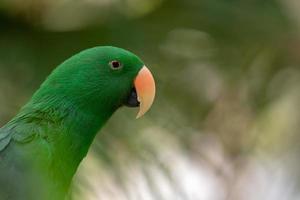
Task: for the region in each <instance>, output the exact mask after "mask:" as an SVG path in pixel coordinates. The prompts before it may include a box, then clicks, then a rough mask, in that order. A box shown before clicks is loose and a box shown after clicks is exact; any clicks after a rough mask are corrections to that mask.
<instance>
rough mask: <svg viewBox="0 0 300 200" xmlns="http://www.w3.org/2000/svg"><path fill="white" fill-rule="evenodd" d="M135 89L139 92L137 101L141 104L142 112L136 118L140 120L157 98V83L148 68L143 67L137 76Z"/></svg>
mask: <svg viewBox="0 0 300 200" xmlns="http://www.w3.org/2000/svg"><path fill="white" fill-rule="evenodd" d="M134 87H135V89H136V92H137V100H138V101H139V103H140V110H139V112H138V114H137V116H136V118H140V117H141V116H143V115H144V114H145V113H146V112H147V111H148V110H149V109H150V107H151V105H152V103H153V101H154V97H155V81H154V78H153V76H152V74H151V72H150V71H149V69H148V68H147V67H146V66H143V68H142V69H141V70H140V71H139V73H138V75H137V76H136V78H135V80H134Z"/></svg>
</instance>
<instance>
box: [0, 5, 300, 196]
mask: <svg viewBox="0 0 300 200" xmlns="http://www.w3.org/2000/svg"><path fill="white" fill-rule="evenodd" d="M0 28H1V31H0V125H3V124H5V123H6V122H7V121H8V120H9V119H10V118H11V117H12V116H14V115H15V114H16V112H17V111H18V110H19V108H20V107H21V106H22V105H23V104H24V103H25V102H26V101H28V99H29V98H30V97H31V95H32V94H33V92H34V91H35V90H36V89H37V88H38V86H39V85H40V84H41V82H42V81H43V80H44V79H45V77H46V76H47V75H48V74H49V73H50V72H51V71H52V70H53V69H54V68H55V66H57V65H58V64H60V63H61V62H62V61H64V60H65V59H66V58H68V57H70V56H71V55H73V54H75V53H77V52H79V51H81V50H83V49H86V48H89V47H93V46H98V45H100V46H101V45H113V46H118V47H122V48H125V49H128V50H130V51H132V52H134V53H136V54H137V55H139V56H140V57H141V58H142V59H143V60H144V62H145V63H146V64H147V66H148V67H149V68H150V69H151V71H152V72H153V74H154V76H155V79H156V82H157V97H156V101H155V103H154V105H153V107H152V109H151V111H150V112H149V113H148V114H147V115H146V116H145V117H143V118H142V119H140V120H135V114H136V112H137V110H135V109H128V108H122V109H121V110H119V111H118V112H117V113H115V115H114V116H113V118H112V119H111V120H110V121H109V122H108V124H107V125H106V126H105V128H104V129H103V130H101V133H100V134H98V135H97V138H96V140H95V141H94V143H93V146H92V148H91V150H90V152H89V154H88V157H87V158H86V159H85V160H84V162H83V163H82V164H81V166H80V168H79V170H78V173H77V175H76V177H75V179H74V184H73V186H72V190H71V192H70V197H72V199H74V200H80V199H86V200H96V199H97V200H98V199H104V200H107V199H114V200H123V199H124V200H125V199H130V200H141V199H142V200H152V199H153V200H296V199H297V200H298V199H300V188H299V187H300V185H299V184H300V168H299V165H300V156H299V154H300V133H299V130H300V67H299V65H300V32H299V31H300V30H299V28H300V2H299V1H298V0H265V1H261V0H219V1H217V0H56V1H52V0H25V1H24V0H1V1H0Z"/></svg>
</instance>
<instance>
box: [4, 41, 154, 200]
mask: <svg viewBox="0 0 300 200" xmlns="http://www.w3.org/2000/svg"><path fill="white" fill-rule="evenodd" d="M154 96H155V82H154V79H153V76H152V74H151V72H150V71H149V69H148V68H147V67H146V66H145V65H144V63H143V62H142V61H141V60H140V59H139V58H138V57H137V56H136V55H134V54H133V53H130V52H129V51H126V50H124V49H120V48H116V47H109V46H106V47H94V48H91V49H87V50H84V51H82V52H80V53H78V54H76V55H75V56H73V57H71V58H69V59H67V60H66V61H64V62H63V63H62V64H60V65H59V66H58V67H57V68H56V69H55V70H54V71H53V72H52V73H51V74H50V75H49V77H48V78H47V79H46V80H45V82H44V83H43V84H42V85H41V86H40V88H39V89H38V90H37V91H36V92H35V94H34V95H33V97H32V98H31V100H30V101H29V102H28V103H27V104H26V105H25V106H24V107H23V108H22V109H21V110H20V112H19V113H18V114H17V115H16V116H15V117H14V118H13V119H12V120H11V121H9V122H8V123H7V124H6V125H4V126H3V127H2V128H1V129H0V199H1V200H19V199H20V200H27V199H28V200H41V199H42V200H50V199H51V200H52V199H53V200H60V199H64V198H65V196H66V194H67V193H68V188H69V186H70V183H71V180H72V177H73V176H74V174H75V172H76V169H77V168H78V165H79V164H80V162H81V160H82V159H83V158H84V157H85V156H86V154H87V151H88V149H89V147H90V145H91V143H92V141H93V139H94V137H95V135H96V133H97V132H98V131H99V129H100V128H101V127H102V126H103V125H104V124H105V122H106V121H107V120H108V119H109V118H110V116H111V115H112V114H113V113H114V112H115V111H116V110H117V109H118V108H119V107H121V106H122V105H126V106H130V107H139V112H138V114H137V118H138V117H141V116H142V115H144V114H145V113H146V112H147V111H148V110H149V108H150V107H151V105H152V103H153V100H154Z"/></svg>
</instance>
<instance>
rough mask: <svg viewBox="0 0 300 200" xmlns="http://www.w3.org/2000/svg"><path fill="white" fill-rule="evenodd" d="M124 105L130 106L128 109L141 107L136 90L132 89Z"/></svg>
mask: <svg viewBox="0 0 300 200" xmlns="http://www.w3.org/2000/svg"><path fill="white" fill-rule="evenodd" d="M124 105H125V106H128V107H139V106H140V102H139V101H138V96H137V93H136V90H135V88H132V89H131V91H130V94H129V96H128V97H127V99H126V100H125V102H124Z"/></svg>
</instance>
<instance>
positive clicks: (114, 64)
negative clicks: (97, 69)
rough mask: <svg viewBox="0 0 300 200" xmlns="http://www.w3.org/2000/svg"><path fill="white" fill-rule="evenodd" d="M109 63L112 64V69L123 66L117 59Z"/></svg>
mask: <svg viewBox="0 0 300 200" xmlns="http://www.w3.org/2000/svg"><path fill="white" fill-rule="evenodd" d="M109 64H110V67H111V69H113V70H117V69H121V68H122V64H121V63H120V62H119V61H116V60H114V61H111V62H110V63H109Z"/></svg>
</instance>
